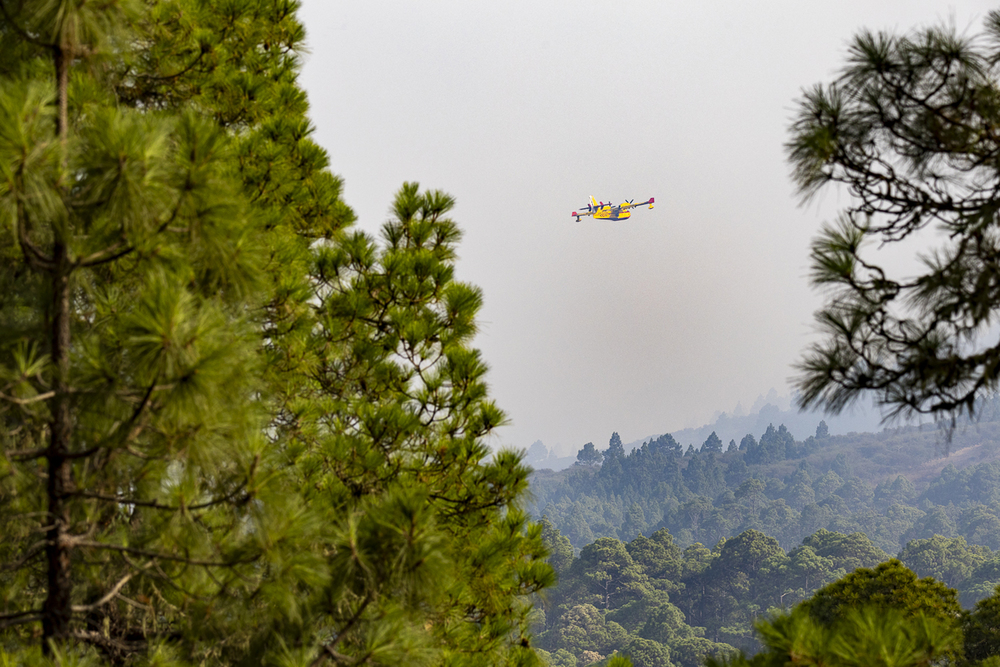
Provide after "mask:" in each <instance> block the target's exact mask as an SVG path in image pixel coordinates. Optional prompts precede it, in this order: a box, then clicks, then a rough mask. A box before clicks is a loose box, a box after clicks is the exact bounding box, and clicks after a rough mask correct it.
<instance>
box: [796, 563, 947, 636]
mask: <svg viewBox="0 0 1000 667" xmlns="http://www.w3.org/2000/svg"><path fill="white" fill-rule="evenodd" d="M865 606H871V607H875V608H878V609H896V610H899V611H901V612H904V613H906V614H910V615H913V614H921V615H924V616H926V617H928V618H933V619H935V620H938V621H940V622H942V623H945V624H949V623H950V624H952V625H956V624H957V623H958V620H959V618H960V616H961V611H962V609H961V607H960V606H959V604H958V595H957V593H956V591H955V590H954V589H951V588H948V587H947V586H945V585H944V584H942V583H941V582H939V581H935V580H934V579H931V578H929V577H927V578H924V579H918V578H917V575H916V574H914V573H913V571H912V570H910V569H908V568H907V567H906V566H904V565H903V564H902V563H900V562H899V561H898V560H896V559H895V558H893V559H891V560H888V561H886V562H885V563H881V564H879V565H877V566H876V567H875V568H873V569H869V568H859V569H857V570H855V571H854V572H852V573H851V574H849V575H847V576H846V577H844V578H842V579H840V580H838V581H836V582H834V583H832V584H828V585H827V586H824V587H823V588H821V589H820V590H819V591H817V593H816V594H815V595H814V596H813V597H812V598H810V599H809V600H808V601H806V602H803V603H802V605H801V608H802V609H803V610H805V611H806V612H808V613H809V615H810V616H812V617H813V618H815V619H816V620H817V621H819V622H820V623H824V624H827V625H829V624H832V623H834V622H836V621H838V620H840V619H841V618H843V617H844V616H845V614H847V613H848V611H849V610H853V609H859V608H861V607H865Z"/></svg>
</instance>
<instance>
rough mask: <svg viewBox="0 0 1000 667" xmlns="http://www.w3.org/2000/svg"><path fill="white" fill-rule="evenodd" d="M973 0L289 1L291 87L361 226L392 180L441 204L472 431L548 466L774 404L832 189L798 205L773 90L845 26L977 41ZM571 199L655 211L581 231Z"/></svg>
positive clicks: (806, 332) (980, 11)
mask: <svg viewBox="0 0 1000 667" xmlns="http://www.w3.org/2000/svg"><path fill="white" fill-rule="evenodd" d="M991 8H992V4H991V3H988V2H985V1H972V0H969V1H964V2H953V3H942V2H925V1H920V0H894V1H887V0H879V1H877V2H872V1H871V0H868V1H865V2H863V1H859V0H841V1H839V2H818V1H807V0H785V1H775V2H749V1H747V0H743V1H716V2H711V1H706V2H691V1H688V2H683V3H680V2H663V1H653V0H618V1H617V2H610V1H606V0H577V1H574V2H566V1H562V2H555V1H551V0H533V1H530V2H529V1H527V0H511V1H503V0H501V1H495V2H489V3H487V2H469V1H468V0H424V1H423V2H417V1H406V0H398V1H391V0H364V2H348V3H339V2H337V3H334V2H329V0H304V2H303V3H302V9H301V10H300V18H301V19H302V20H303V22H304V23H305V26H306V29H307V31H308V35H309V39H308V42H309V45H310V51H311V53H310V54H309V55H308V57H307V58H306V62H305V67H304V70H303V74H302V79H301V81H302V83H303V84H304V86H305V88H306V90H307V92H308V94H309V99H310V103H311V107H312V109H311V118H312V119H313V122H314V123H315V125H316V128H317V131H316V135H315V138H316V140H317V141H318V142H319V143H320V144H321V145H322V146H323V147H325V148H326V149H327V150H328V151H329V154H330V160H331V167H332V169H333V171H334V172H336V173H337V174H339V175H341V176H342V177H343V178H344V180H345V197H346V200H347V202H348V203H349V204H350V205H351V206H352V207H354V209H355V211H356V212H357V214H358V217H359V225H360V226H361V227H362V228H363V229H365V230H367V231H370V232H372V233H375V232H377V230H378V229H379V227H380V226H381V224H382V222H383V221H384V220H385V219H386V217H387V214H388V213H387V212H388V207H389V204H390V202H391V199H392V196H393V194H394V193H395V191H396V190H397V189H398V188H399V186H400V185H401V184H402V183H403V181H418V182H419V183H420V184H421V185H422V186H424V187H428V188H434V189H443V190H445V191H447V192H449V193H451V194H452V195H454V196H455V197H456V198H457V201H458V203H457V206H456V208H455V211H454V218H455V219H456V221H457V222H458V223H459V224H460V226H461V227H462V228H463V229H464V231H465V237H464V240H463V241H462V244H461V246H460V248H459V252H460V255H461V259H460V261H459V264H458V271H457V273H458V277H459V279H461V280H464V281H467V282H471V283H474V284H476V285H479V286H480V287H482V289H483V291H484V293H485V307H484V308H483V311H482V313H481V318H480V323H481V332H480V334H479V336H478V338H477V341H476V342H477V345H478V346H479V347H480V348H481V349H482V351H483V353H484V355H485V357H486V359H487V361H488V362H489V364H490V366H491V372H490V375H489V380H490V386H491V390H492V393H493V395H494V397H495V398H496V400H497V402H498V403H499V405H500V406H501V407H502V408H503V409H505V410H506V411H507V413H508V415H509V417H510V420H511V423H510V425H508V426H505V427H503V428H502V429H501V430H500V431H499V436H498V438H497V440H496V442H494V443H493V444H495V445H496V444H508V445H513V446H516V447H527V446H528V445H530V444H531V443H532V442H533V441H535V440H536V439H541V440H542V441H544V442H545V444H546V445H548V446H549V447H550V448H554V449H555V450H557V451H559V452H560V453H566V454H568V453H570V452H575V451H576V450H577V449H579V448H580V447H581V446H582V445H583V444H584V443H586V442H588V441H593V442H594V443H595V444H596V445H598V446H599V447H600V448H603V447H604V446H606V444H607V441H608V438H609V436H610V435H611V432H612V431H618V432H619V433H620V434H621V437H622V439H623V440H624V441H625V442H630V441H633V440H636V439H638V438H641V437H644V436H646V435H650V434H652V433H663V432H669V431H676V430H679V429H682V428H685V427H690V426H698V425H701V424H703V423H705V422H706V421H708V420H709V419H710V418H711V417H712V415H713V413H715V412H717V411H720V410H724V411H731V410H732V409H733V407H734V406H735V405H736V404H737V402H741V403H742V405H743V407H744V408H746V409H749V408H750V406H751V405H752V404H753V403H754V401H755V399H756V398H757V396H758V395H760V394H766V393H767V392H768V390H769V389H770V388H772V387H773V388H776V389H777V390H778V393H779V394H788V392H789V389H788V379H789V378H790V377H791V375H792V372H793V371H792V368H791V364H793V363H794V362H795V360H796V359H798V358H799V355H800V354H801V352H802V350H803V349H804V348H805V346H806V345H807V344H808V342H809V341H810V339H811V336H812V330H813V326H812V313H813V311H814V310H815V309H816V308H817V307H818V306H819V303H820V297H819V295H818V294H816V293H815V292H813V291H812V290H811V289H810V287H809V285H808V282H807V279H806V277H807V273H808V246H809V240H810V239H811V237H812V236H813V235H814V234H815V233H816V231H817V230H818V228H819V225H820V224H821V223H822V222H823V221H824V220H828V219H830V218H831V217H832V216H833V214H834V212H835V211H836V208H837V205H838V202H840V203H843V202H844V201H846V199H844V198H845V197H846V195H845V194H843V193H837V192H834V191H829V192H827V193H826V194H825V196H823V197H822V198H821V199H820V200H818V201H814V202H813V203H811V204H810V205H808V206H806V207H802V206H800V205H799V201H798V199H797V198H796V197H795V195H794V191H793V187H792V185H791V183H790V181H789V178H788V167H787V164H786V162H785V156H784V149H783V144H784V142H785V140H786V136H787V126H788V123H789V120H790V118H791V117H792V115H793V112H794V108H795V100H796V99H797V98H798V97H799V95H800V93H801V91H802V89H804V88H807V87H810V86H812V85H813V84H815V83H819V82H827V81H830V80H831V79H832V78H833V77H834V76H835V75H836V73H837V71H838V70H839V68H840V67H841V66H842V64H843V63H844V57H845V53H846V46H847V44H848V42H849V40H850V38H851V37H852V36H853V35H854V34H855V33H856V32H857V30H859V29H860V28H862V27H868V28H872V29H889V30H896V31H908V30H910V29H912V28H915V27H918V26H922V25H929V24H936V23H941V22H953V23H954V24H955V25H956V26H957V28H958V30H959V31H960V32H967V33H969V34H975V33H978V32H979V30H980V27H981V24H982V19H983V18H984V16H985V14H986V12H987V11H988V10H989V9H991ZM591 194H593V195H594V196H595V197H597V198H598V199H600V200H604V201H608V200H609V199H611V200H613V201H614V202H615V203H619V202H621V201H624V200H625V199H635V200H637V201H643V200H645V199H647V198H649V197H651V196H652V197H655V198H656V208H654V209H653V210H647V209H645V208H640V209H637V210H636V212H635V213H634V215H633V217H632V219H631V220H628V221H625V222H617V223H616V222H607V221H605V222H595V221H591V220H586V219H584V220H583V221H581V222H579V223H577V222H576V221H575V220H573V219H572V218H571V217H570V213H571V211H574V210H577V209H578V208H580V207H581V206H582V205H585V204H586V202H587V197H588V196H589V195H591ZM757 435H759V434H757ZM794 435H796V437H799V438H802V437H805V436H806V435H809V434H808V433H795V434H794Z"/></svg>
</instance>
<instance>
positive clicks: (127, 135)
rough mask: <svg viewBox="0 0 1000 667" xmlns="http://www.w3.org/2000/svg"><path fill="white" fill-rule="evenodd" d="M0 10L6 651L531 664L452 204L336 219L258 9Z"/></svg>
mask: <svg viewBox="0 0 1000 667" xmlns="http://www.w3.org/2000/svg"><path fill="white" fill-rule="evenodd" d="M39 7H42V8H43V9H44V8H45V7H48V8H49V9H53V8H54V9H53V11H51V12H44V11H43V12H39V11H38V10H39ZM0 8H2V9H3V12H2V15H0V34H2V36H3V40H2V42H0V86H2V87H3V94H2V95H0V106H2V109H0V113H2V114H3V116H2V118H0V121H2V127H0V169H2V171H0V176H2V178H3V181H2V184H0V206H2V207H3V208H2V210H3V212H4V215H5V218H6V219H7V220H9V221H10V224H9V225H7V226H5V227H4V230H3V233H4V234H7V235H8V242H7V243H5V244H2V245H0V248H2V249H3V250H2V251H3V252H4V253H5V257H4V259H5V260H7V261H6V262H5V263H4V266H3V268H2V270H0V280H2V281H3V285H4V287H5V288H6V289H5V291H4V293H3V297H2V298H3V301H2V302H0V318H3V321H4V329H3V331H4V337H3V339H2V340H0V363H2V373H3V382H4V385H3V389H2V391H0V399H2V401H3V412H2V415H3V418H4V420H5V424H4V425H5V427H6V429H5V431H6V439H5V441H4V450H5V458H4V460H3V463H2V465H3V468H2V470H0V475H2V478H0V494H2V495H0V502H2V506H0V508H2V509H0V522H2V525H3V527H4V535H5V537H7V538H8V539H6V540H5V541H4V544H3V545H2V546H0V549H2V550H3V556H4V558H3V560H4V562H6V563H8V564H9V565H8V567H7V569H6V570H4V572H3V573H2V574H0V595H2V599H3V600H4V602H5V607H4V614H3V615H0V625H2V626H3V627H9V628H10V630H8V633H9V634H8V639H9V642H8V644H7V645H8V646H24V645H25V642H26V641H28V637H29V634H30V630H29V629H28V628H26V627H25V625H26V624H32V623H35V624H37V623H38V622H40V621H41V622H42V626H43V632H42V638H43V642H47V640H54V641H55V643H54V644H49V643H45V644H44V645H45V646H46V647H50V646H51V647H53V649H54V650H57V651H60V650H62V648H61V647H63V646H66V645H68V642H69V641H70V640H76V641H83V642H85V643H90V644H92V645H94V646H97V647H98V648H99V649H100V650H101V651H102V652H103V653H104V654H105V655H107V656H109V657H111V658H113V659H115V660H118V661H125V660H133V659H136V657H137V656H140V655H143V654H146V655H153V654H154V653H155V652H156V651H161V649H162V648H163V645H162V642H164V641H166V640H167V639H169V641H170V645H171V649H170V651H172V652H175V653H176V654H177V655H180V656H183V657H184V658H185V659H188V660H194V661H199V662H218V663H233V662H241V661H245V662H254V663H258V662H261V661H264V660H280V661H283V662H284V663H285V664H307V663H308V664H318V663H320V662H322V661H324V660H329V661H332V662H334V663H343V662H345V661H346V662H352V661H359V662H376V663H377V662H381V663H389V664H400V663H407V664H418V663H426V664H507V663H510V662H520V663H524V664H531V663H532V661H533V660H534V659H535V658H534V654H533V653H532V651H531V650H530V641H529V638H528V636H527V618H528V612H529V610H530V606H529V604H528V600H529V599H530V595H531V594H532V593H533V592H534V591H537V590H539V589H540V588H542V587H544V586H546V585H548V584H550V583H551V582H552V581H553V574H552V570H551V568H550V567H549V566H548V565H547V564H546V563H545V561H544V556H545V549H544V545H543V543H542V540H541V530H540V527H538V526H536V525H532V524H530V523H529V522H528V518H527V516H526V514H525V513H524V512H523V510H522V509H521V507H520V505H521V500H522V497H523V494H524V491H525V489H526V485H527V472H528V471H527V468H526V467H525V466H523V465H522V464H521V460H520V457H519V456H518V455H516V454H515V453H512V452H501V453H499V454H496V455H493V456H492V457H491V456H490V452H489V450H488V448H487V447H486V445H485V444H484V438H485V436H487V435H488V434H489V433H490V432H491V431H492V429H493V428H495V427H496V426H497V425H499V424H500V423H502V421H503V419H504V417H503V414H502V412H501V411H500V410H499V409H497V407H496V406H495V405H494V404H493V403H492V401H491V400H490V399H489V396H488V393H487V389H486V384H485V380H484V376H485V372H486V366H485V364H484V363H483V361H482V359H481V357H480V354H479V352H478V351H477V350H475V349H474V348H472V347H471V346H470V340H471V337H472V335H473V334H474V333H475V329H476V327H475V315H476V311H477V310H478V308H479V306H480V304H481V298H482V297H481V294H480V293H479V291H478V290H477V289H476V288H473V287H471V286H468V285H465V284H462V283H459V282H457V281H455V280H454V279H453V273H454V265H453V262H454V257H455V245H456V243H457V241H458V239H459V237H460V234H459V231H458V228H457V226H456V225H455V223H454V222H452V221H450V220H449V219H448V218H447V215H446V214H447V212H448V210H449V209H450V208H451V206H452V204H453V200H452V199H451V198H450V197H448V196H446V195H444V194H442V193H438V192H429V193H421V192H420V191H419V189H418V188H417V186H416V185H406V186H404V188H403V189H402V190H401V192H400V194H399V196H398V197H397V199H396V201H395V204H394V211H395V215H396V219H395V220H394V221H393V222H392V223H389V224H387V225H386V227H385V229H384V234H383V238H384V245H383V246H382V247H379V246H378V244H376V243H375V242H374V241H373V240H372V239H370V238H368V237H367V236H365V235H363V234H360V233H347V232H345V229H346V228H347V227H348V226H349V225H350V223H351V222H352V221H353V213H352V212H351V211H350V209H349V208H348V207H347V206H346V205H345V204H344V203H343V202H342V201H341V200H340V181H339V179H337V178H336V177H335V176H333V175H332V174H330V173H329V172H328V171H327V170H326V167H327V157H326V155H325V153H324V152H323V151H322V150H321V149H320V148H319V147H317V146H316V145H315V144H314V143H312V142H311V140H310V139H309V135H310V133H311V127H310V125H309V123H308V121H307V120H306V118H305V111H306V101H305V96H304V94H303V93H302V91H301V90H300V89H299V88H298V87H297V85H296V82H295V76H296V73H297V66H298V63H297V56H296V51H297V49H299V48H301V44H302V40H303V38H304V32H303V30H302V27H301V26H300V25H299V24H298V22H297V21H296V19H295V16H294V9H295V5H294V4H293V3H290V2H287V1H286V0H260V1H256V0H254V1H251V0H234V1H233V2H226V3H205V2H198V1H196V0H173V1H166V0H165V1H161V2H151V3H148V4H145V5H143V6H142V7H141V8H142V10H143V11H137V10H136V9H135V7H133V6H132V5H128V4H126V3H115V2H108V3H101V4H100V5H96V4H94V3H83V2H79V0H61V1H59V2H55V3H51V4H50V5H44V6H42V5H37V4H35V3H23V4H18V3H11V2H10V1H9V0H3V2H2V4H0ZM80 26H83V28H81V29H79V30H77V29H76V28H79V27H80ZM67 40H68V41H67ZM73 40H78V41H73ZM80 40H82V41H80ZM67 54H68V55H67ZM52 99H55V100H57V104H55V105H54V110H53V106H51V105H50V100H52ZM68 174H73V178H72V179H69V178H68V177H67V175H68ZM67 323H68V331H69V336H70V337H69V342H68V343H67V342H66V338H65V335H66V334H65V332H66V330H67ZM46 438H47V439H48V441H46ZM38 461H42V462H44V463H46V464H47V465H48V469H49V470H51V471H55V474H51V473H48V474H47V472H46V470H45V469H44V468H40V467H39V466H38V465H37V462H38ZM46 475H47V479H48V480H49V482H48V483H46V481H45V480H46ZM52 480H55V481H52ZM60 480H61V481H60ZM59 484H62V486H61V487H60V486H59ZM53 486H55V488H54V490H53ZM50 517H54V518H55V519H56V520H55V521H51V520H50V519H49V518H50ZM39 529H45V530H48V531H49V533H48V538H47V539H44V540H41V541H38V540H37V538H36V537H35V536H37V534H38V530H39ZM43 555H44V556H46V557H47V559H46V560H45V561H44V563H47V566H46V567H41V566H40V564H41V563H42V561H41V558H42V556H43ZM156 655H158V656H160V658H158V659H161V658H163V655H165V654H163V653H162V651H161V652H160V653H156ZM164 659H165V658H164Z"/></svg>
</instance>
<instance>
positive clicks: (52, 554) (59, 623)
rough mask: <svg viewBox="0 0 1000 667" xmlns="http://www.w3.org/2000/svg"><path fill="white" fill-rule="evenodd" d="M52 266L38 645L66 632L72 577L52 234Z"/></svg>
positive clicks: (63, 350)
mask: <svg viewBox="0 0 1000 667" xmlns="http://www.w3.org/2000/svg"><path fill="white" fill-rule="evenodd" d="M53 255H54V259H55V262H56V268H55V270H54V271H53V273H52V320H51V325H52V330H51V335H52V363H53V366H54V367H55V374H56V377H55V396H54V397H53V399H52V422H51V433H50V439H49V450H48V454H47V458H48V464H49V465H48V473H49V479H48V487H47V492H48V503H49V522H50V523H49V526H50V528H49V530H48V533H47V538H48V539H47V544H46V547H45V555H46V560H47V565H48V596H47V597H46V599H45V605H44V606H43V607H42V641H43V650H44V651H45V652H48V651H49V640H54V641H59V640H62V639H65V638H66V637H68V636H69V625H70V618H71V615H72V606H71V605H72V599H71V597H72V591H73V581H72V578H71V577H70V573H71V570H70V548H71V547H70V543H69V539H68V538H69V532H70V528H71V526H70V515H69V507H68V506H67V504H66V494H67V493H68V492H69V491H71V490H72V480H71V476H70V473H71V471H70V459H69V457H68V454H69V451H70V441H71V439H72V434H73V418H72V412H71V409H70V408H71V406H70V395H69V393H70V388H69V353H70V321H69V318H70V272H71V270H72V268H71V266H70V262H69V249H68V248H67V247H66V244H65V242H63V241H62V240H57V241H56V243H55V247H54V252H53Z"/></svg>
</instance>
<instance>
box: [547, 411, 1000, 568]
mask: <svg viewBox="0 0 1000 667" xmlns="http://www.w3.org/2000/svg"><path fill="white" fill-rule="evenodd" d="M824 426H825V425H823V424H820V425H819V427H818V428H817V433H816V434H814V435H810V436H809V437H808V438H805V439H804V440H796V439H795V438H794V437H793V435H792V434H791V433H790V432H789V431H788V430H787V429H786V428H785V427H784V426H783V425H778V426H777V427H775V426H773V425H770V426H768V427H767V429H766V430H765V431H764V432H763V433H760V434H758V435H754V434H747V435H746V436H745V437H743V438H742V440H741V441H740V442H739V443H737V442H736V441H735V440H731V441H730V442H729V443H728V445H724V444H723V443H722V442H721V441H720V440H719V439H718V438H717V437H715V435H714V434H712V435H710V436H709V438H708V439H707V440H706V441H705V443H703V444H702V445H701V447H700V448H699V449H697V450H696V449H694V448H693V447H691V446H689V447H688V449H687V450H686V451H682V448H681V446H680V444H678V443H677V442H676V441H675V440H674V439H673V438H672V437H671V436H670V435H664V436H661V437H659V438H657V439H656V440H652V441H649V442H646V443H645V444H643V445H642V447H639V448H636V449H634V450H633V451H631V452H628V453H626V452H625V451H624V448H623V447H622V446H621V441H620V439H619V438H618V435H617V434H614V435H612V437H611V441H610V443H609V447H608V448H607V449H606V450H604V451H603V452H600V453H598V452H597V451H596V449H595V448H594V447H592V446H590V447H584V448H583V449H582V450H581V453H580V459H581V460H580V461H578V464H577V465H574V466H572V467H571V468H569V469H567V470H563V471H560V472H556V473H553V472H551V471H545V470H541V471H536V472H535V473H534V474H533V475H532V478H531V491H532V501H531V502H532V505H531V511H532V513H533V514H534V515H535V516H537V517H542V516H545V517H547V518H548V520H549V521H551V522H552V524H553V525H554V526H555V527H557V528H558V529H559V530H560V532H562V533H563V534H564V535H566V537H567V538H569V540H570V542H571V543H572V544H573V546H574V547H575V548H577V549H581V548H582V547H584V546H585V545H587V544H590V543H591V542H593V541H594V540H595V539H597V538H599V537H613V538H616V539H622V540H625V541H628V540H632V539H634V538H635V537H636V536H638V535H639V534H640V533H642V534H645V535H649V534H651V533H653V532H655V531H656V530H659V529H661V528H666V529H667V530H669V531H670V534H671V535H673V536H674V539H675V540H676V541H677V542H678V544H679V545H680V546H682V547H686V546H688V545H690V544H693V543H695V542H700V543H702V544H708V545H714V544H716V543H717V542H718V541H719V540H721V539H724V538H729V537H733V536H735V535H738V534H740V533H742V532H743V531H745V530H749V529H754V530H759V531H761V532H763V533H765V534H767V535H770V536H773V537H774V538H775V539H777V540H778V543H779V544H780V545H781V546H782V547H783V548H785V549H791V548H793V547H795V546H796V545H798V544H799V543H800V542H802V540H803V539H805V538H806V537H808V536H809V535H812V534H813V533H815V532H816V531H818V530H820V529H826V530H831V531H837V532H841V533H845V534H850V533H854V532H859V531H860V532H863V533H864V534H865V535H867V536H868V537H869V539H871V541H872V543H873V544H875V545H876V546H877V547H878V548H879V549H882V550H883V551H885V552H886V553H890V554H895V553H897V552H898V551H899V550H900V549H902V548H903V546H904V545H905V544H906V543H907V542H908V541H910V540H914V539H922V538H929V537H931V536H933V535H942V536H946V537H955V536H961V537H964V538H965V539H966V540H967V541H968V542H969V543H970V544H979V545H984V546H988V547H990V548H992V549H997V548H1000V487H998V484H997V482H998V481H1000V460H998V459H1000V422H997V421H990V422H978V423H972V424H966V425H960V426H959V427H958V428H956V429H955V431H954V432H953V433H952V434H951V436H950V438H949V434H948V433H947V431H942V430H939V429H937V428H933V427H925V428H924V429H920V428H917V427H907V428H900V429H887V430H884V431H882V432H880V433H862V434H850V435H845V436H830V435H828V434H826V432H825V428H824Z"/></svg>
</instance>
